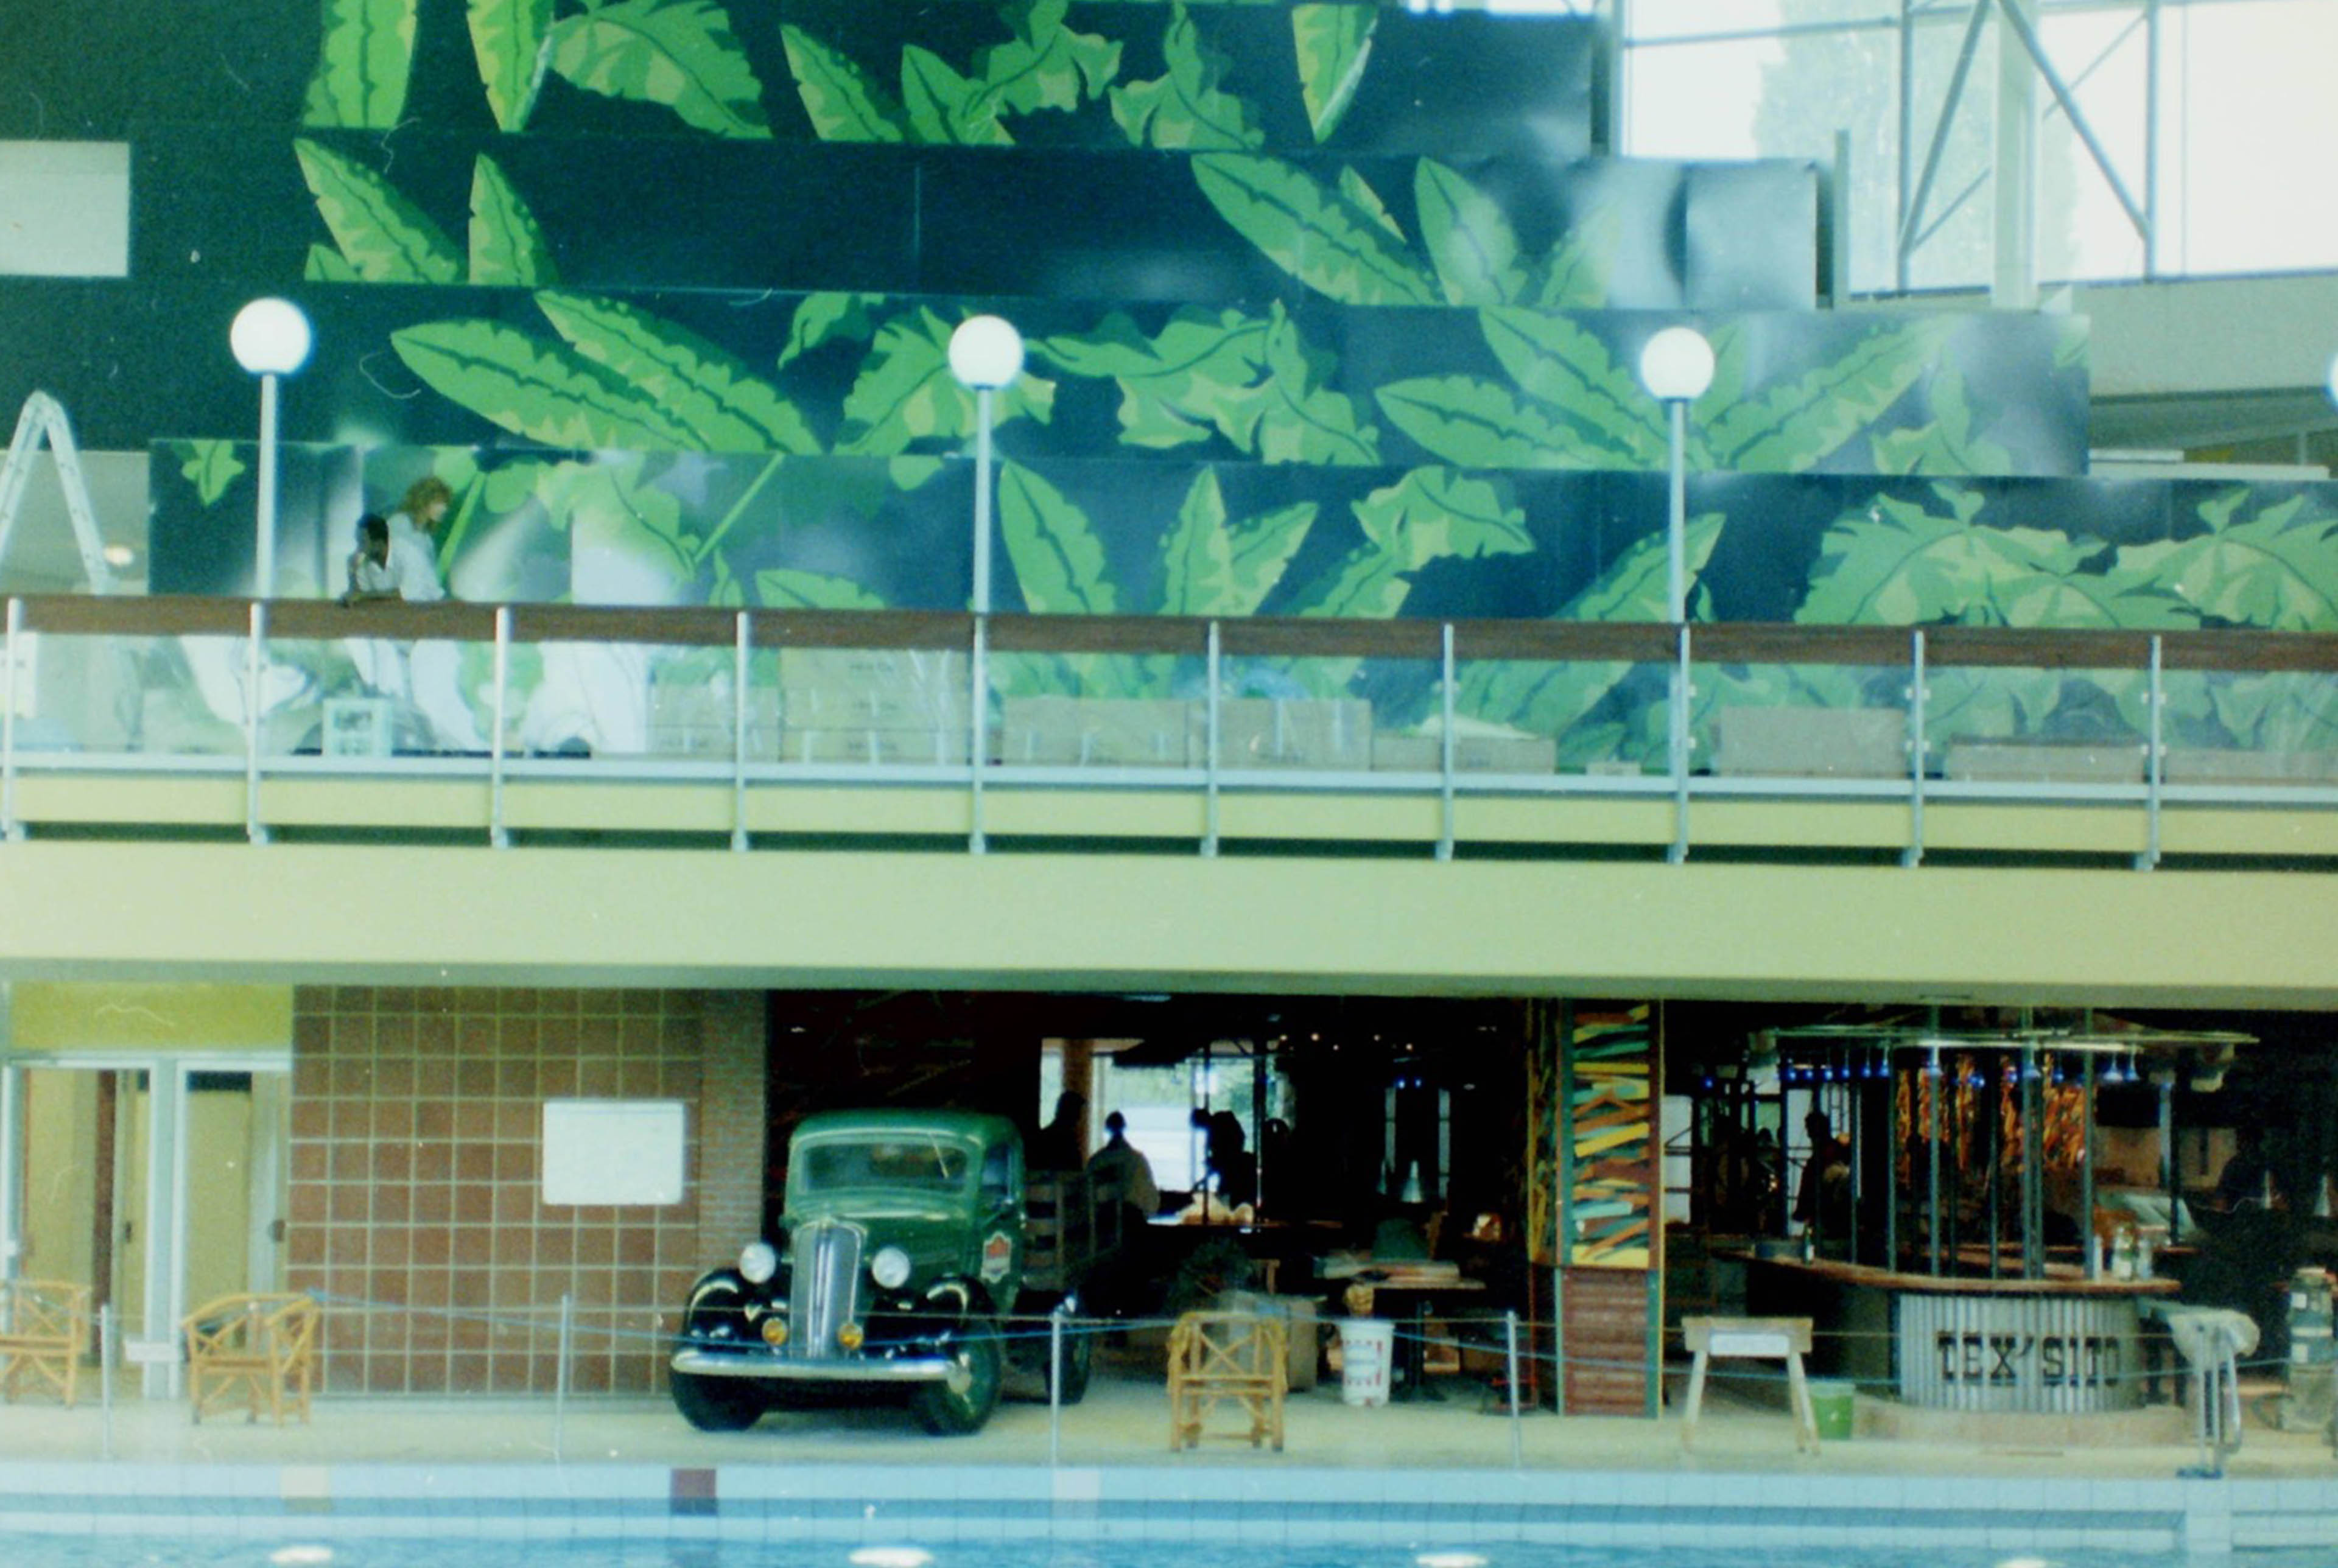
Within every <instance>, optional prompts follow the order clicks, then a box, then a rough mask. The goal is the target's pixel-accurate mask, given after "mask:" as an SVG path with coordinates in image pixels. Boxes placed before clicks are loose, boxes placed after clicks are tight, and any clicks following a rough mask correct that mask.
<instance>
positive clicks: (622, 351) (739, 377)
mask: <svg viewBox="0 0 2338 1568" xmlns="http://www.w3.org/2000/svg"><path fill="white" fill-rule="evenodd" d="M536 306H537V308H538V309H541V310H542V311H543V312H544V314H545V318H546V319H548V320H550V321H551V323H552V325H553V328H554V329H555V331H557V332H558V333H559V334H560V335H561V336H562V337H563V338H566V339H567V340H568V341H569V342H570V343H571V344H573V345H575V348H576V350H577V352H578V353H580V354H582V355H583V356H584V357H585V358H586V359H589V360H591V361H592V362H593V363H594V364H595V365H598V366H601V367H603V368H605V369H607V370H608V371H609V372H611V373H612V374H613V375H614V376H615V377H618V378H619V379H621V380H623V381H624V382H626V383H627V384H629V385H630V386H631V387H632V388H633V389H634V391H635V392H637V393H639V394H640V395H641V396H642V397H643V398H645V399H647V400H648V401H650V402H651V403H653V404H655V405H656V406H657V407H660V408H662V409H663V410H664V412H665V414H666V416H667V417H669V418H671V419H673V421H675V422H677V423H678V424H679V425H681V426H683V428H685V429H687V430H689V431H690V432H691V435H692V436H693V440H692V443H691V445H692V446H693V449H695V450H699V451H706V452H774V451H776V452H797V453H803V452H816V451H818V450H819V449H820V443H819V441H818V440H817V439H816V438H815V437H814V436H812V433H811V429H810V426H807V425H806V424H805V423H804V419H803V416H802V415H801V414H800V413H798V412H797V410H796V407H795V405H794V404H792V403H791V402H789V401H788V400H787V399H786V398H785V397H781V396H780V394H779V392H778V390H777V389H776V388H775V387H772V386H771V384H770V383H769V382H767V381H764V380H762V379H761V377H757V376H756V375H755V374H754V373H753V372H752V371H751V370H749V369H748V368H746V367H745V366H744V365H742V364H741V363H740V362H739V361H738V360H737V359H735V358H732V356H731V355H730V354H728V353H726V352H725V351H724V350H722V349H721V348H716V347H715V346H714V345H713V344H712V343H709V342H707V341H706V340H705V339H703V338H700V337H698V336H697V335H696V334H695V333H692V332H688V331H685V330H684V329H683V328H680V327H676V326H674V325H673V324H672V323H671V322H666V321H661V320H659V319H657V318H655V317H653V316H652V315H650V314H649V313H648V312H647V311H644V310H641V309H636V308H635V307H634V306H631V305H626V304H623V303H621V302H619V301H616V300H613V299H592V298H588V297H586V296H585V295H581V294H564V293H544V294H539V295H537V296H536Z"/></svg>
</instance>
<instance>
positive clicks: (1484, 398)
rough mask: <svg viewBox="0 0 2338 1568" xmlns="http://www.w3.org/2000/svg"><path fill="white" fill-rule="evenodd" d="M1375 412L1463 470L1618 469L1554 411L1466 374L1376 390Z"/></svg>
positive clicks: (1622, 461)
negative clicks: (1376, 407) (1376, 406)
mask: <svg viewBox="0 0 2338 1568" xmlns="http://www.w3.org/2000/svg"><path fill="white" fill-rule="evenodd" d="M1377 396H1378V397H1379V398H1380V412H1381V413H1383V414H1386V415H1387V416H1388V417H1389V422H1390V424H1392V425H1394V426H1396V427H1397V428H1398V429H1400V430H1401V431H1403V432H1404V433H1405V434H1406V435H1407V436H1411V437H1412V438H1413V440H1415V441H1417V442H1419V444H1420V446H1421V447H1422V448H1423V449H1424V450H1426V451H1427V452H1429V454H1430V455H1431V456H1435V457H1438V458H1439V459H1441V460H1442V461H1444V462H1447V463H1454V464H1459V465H1460V466H1463V467H1465V468H1621V467H1628V466H1634V463H1633V459H1632V458H1631V457H1630V456H1628V455H1627V454H1623V453H1618V452H1616V451H1614V450H1613V449H1611V448H1608V447H1605V446H1596V445H1594V444H1592V443H1591V442H1589V441H1587V440H1586V439H1585V437H1584V436H1583V435H1582V433H1581V432H1580V431H1578V430H1577V428H1576V427H1575V426H1573V425H1570V424H1568V423H1567V421H1566V419H1565V418H1564V417H1562V416H1561V415H1560V414H1558V413H1557V411H1556V410H1554V409H1551V408H1549V407H1545V406H1544V405H1542V404H1539V403H1528V402H1524V401H1522V400H1521V399H1520V398H1519V397H1518V395H1517V394H1516V393H1514V392H1512V391H1511V390H1510V389H1509V388H1508V387H1497V386H1495V385H1494V384H1493V383H1491V382H1489V381H1480V380H1478V379H1477V378H1476V377H1470V376H1422V377H1415V378H1413V379H1412V380H1410V381H1397V382H1391V383H1390V385H1388V386H1386V387H1381V388H1380V391H1379V393H1378V395H1377Z"/></svg>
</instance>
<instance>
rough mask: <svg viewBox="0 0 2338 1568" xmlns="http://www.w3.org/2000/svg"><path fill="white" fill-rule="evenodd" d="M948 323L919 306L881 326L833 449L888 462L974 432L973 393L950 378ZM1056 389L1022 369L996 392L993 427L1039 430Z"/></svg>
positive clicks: (950, 327)
mask: <svg viewBox="0 0 2338 1568" xmlns="http://www.w3.org/2000/svg"><path fill="white" fill-rule="evenodd" d="M953 329H954V328H953V324H952V323H950V322H948V321H945V320H943V319H942V318H941V317H939V316H938V315H937V314H935V313H934V311H933V310H932V309H928V308H927V307H923V306H920V307H919V309H918V310H917V312H916V313H915V314H914V315H911V316H906V317H902V318H900V319H896V320H893V321H889V322H887V323H886V324H885V325H884V326H883V327H881V328H879V329H878V332H877V339H876V345H875V347H874V348H872V350H871V351H870V353H869V358H868V359H867V360H866V361H865V362H864V363H863V364H862V367H861V370H860V378H859V379H858V380H856V381H855V382H854V383H853V386H852V390H851V391H850V393H849V394H847V396H846V397H845V400H844V418H845V426H844V430H843V432H842V433H841V435H840V437H839V439H838V441H837V446H836V449H837V450H838V451H839V452H842V453H849V454H852V455H855V456H875V457H882V456H891V455H893V454H895V453H897V452H902V451H906V450H908V449H909V446H910V445H911V444H912V443H914V442H918V441H923V440H933V439H939V440H951V441H955V440H957V439H958V438H960V437H961V436H968V435H970V434H972V433H973V431H974V407H975V403H974V394H973V393H971V392H969V391H968V390H967V389H966V388H965V387H962V386H960V385H959V384H958V378H957V377H954V376H952V375H951V374H950V369H949V339H950V333H951V331H952V330H953ZM1055 401H1056V384H1055V383H1054V382H1052V381H1046V380H1042V379H1041V378H1040V377H1036V376H1033V375H1031V374H1030V373H1029V372H1028V371H1026V372H1025V373H1024V374H1023V375H1021V376H1018V377H1016V379H1015V384H1014V385H1013V386H1011V387H1007V389H1006V390H1005V391H1004V392H1003V393H1001V394H1000V395H999V396H998V397H997V402H996V404H995V405H994V407H993V415H994V417H995V423H996V424H1005V423H1006V422H1007V420H1009V419H1014V418H1019V417H1031V418H1035V419H1036V420H1038V421H1039V422H1040V423H1041V424H1043V425H1044V424H1046V422H1047V420H1048V419H1049V418H1051V417H1053V415H1054V412H1055Z"/></svg>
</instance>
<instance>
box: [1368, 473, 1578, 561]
mask: <svg viewBox="0 0 2338 1568" xmlns="http://www.w3.org/2000/svg"><path fill="white" fill-rule="evenodd" d="M1355 511H1356V522H1357V524H1358V525H1359V526H1361V528H1362V529H1363V531H1364V537H1365V538H1367V539H1369V540H1370V541H1371V542H1372V543H1373V544H1377V545H1379V546H1380V548H1381V549H1383V550H1385V551H1387V552H1388V553H1389V554H1391V555H1394V556H1395V557H1396V558H1397V559H1398V560H1399V561H1400V563H1401V564H1402V566H1403V569H1404V570H1405V571H1408V572H1417V571H1419V569H1420V568H1421V567H1423V566H1426V565H1428V564H1429V563H1430V562H1432V561H1439V560H1444V559H1446V558H1448V557H1459V558H1460V559H1462V560H1472V561H1474V560H1477V559H1479V558H1481V557H1483V556H1488V555H1524V554H1529V553H1531V552H1532V551H1533V549H1534V541H1533V540H1532V539H1531V538H1529V537H1528V534H1527V516H1526V514H1525V513H1524V512H1523V511H1521V510H1520V509H1519V508H1518V505H1516V503H1515V501H1514V499H1513V498H1512V496H1511V495H1510V494H1509V491H1508V486H1506V485H1499V484H1497V483H1494V482H1491V481H1488V480H1485V479H1478V478H1472V477H1470V476H1469V475H1466V474H1461V473H1459V472H1457V471H1455V470H1454V469H1451V468H1416V469H1414V470H1412V472H1410V473H1409V474H1407V475H1405V476H1404V477H1403V478H1401V479H1400V480H1398V481H1397V482H1396V483H1395V484H1393V485H1385V486H1383V487H1381V488H1380V489H1378V490H1375V491H1373V492H1372V493H1371V494H1370V495H1367V496H1366V497H1364V499H1362V500H1361V501H1359V502H1357V503H1356V505H1355Z"/></svg>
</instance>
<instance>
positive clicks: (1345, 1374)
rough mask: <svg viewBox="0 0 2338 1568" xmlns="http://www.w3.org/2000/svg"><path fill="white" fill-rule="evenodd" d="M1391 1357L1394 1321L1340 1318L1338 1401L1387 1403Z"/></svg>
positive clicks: (1345, 1402) (1343, 1402) (1361, 1403)
mask: <svg viewBox="0 0 2338 1568" xmlns="http://www.w3.org/2000/svg"><path fill="white" fill-rule="evenodd" d="M1395 1357H1396V1325H1395V1324H1393V1323H1390V1322H1387V1321H1385V1320H1384V1319H1380V1318H1341V1319H1340V1400H1341V1403H1342V1404H1345V1405H1385V1404H1387V1403H1388V1402H1389V1372H1390V1363H1391V1362H1392V1361H1393V1360H1394V1359H1395Z"/></svg>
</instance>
